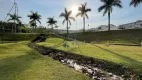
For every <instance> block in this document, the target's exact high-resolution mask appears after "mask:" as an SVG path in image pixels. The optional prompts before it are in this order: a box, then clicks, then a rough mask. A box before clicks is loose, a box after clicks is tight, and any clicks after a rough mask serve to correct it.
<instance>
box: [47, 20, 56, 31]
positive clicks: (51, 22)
mask: <svg viewBox="0 0 142 80" xmlns="http://www.w3.org/2000/svg"><path fill="white" fill-rule="evenodd" d="M47 19H48V21H47V23H48V26H51V27H52V32H53V30H54V25H55V26H57V25H56V23H57V21H56V20H54V18H53V17H52V18H47Z"/></svg>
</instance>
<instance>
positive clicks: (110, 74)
mask: <svg viewBox="0 0 142 80" xmlns="http://www.w3.org/2000/svg"><path fill="white" fill-rule="evenodd" d="M28 46H29V47H31V48H33V49H35V50H36V51H38V52H39V53H41V54H42V55H48V56H49V57H52V58H53V59H55V60H58V61H60V62H61V63H62V64H64V65H67V66H68V67H70V68H74V69H75V70H76V71H79V72H81V73H83V74H85V75H87V76H89V77H90V78H93V79H95V80H131V79H132V80H141V79H142V78H141V77H140V76H138V77H137V79H134V75H135V74H132V73H131V71H130V70H129V69H127V68H124V67H123V66H122V65H118V64H114V63H111V62H106V61H105V62H104V61H102V60H97V59H93V58H90V57H85V56H82V55H77V54H73V53H68V52H64V51H61V50H56V49H52V48H47V47H43V46H38V45H36V44H34V43H29V44H28Z"/></svg>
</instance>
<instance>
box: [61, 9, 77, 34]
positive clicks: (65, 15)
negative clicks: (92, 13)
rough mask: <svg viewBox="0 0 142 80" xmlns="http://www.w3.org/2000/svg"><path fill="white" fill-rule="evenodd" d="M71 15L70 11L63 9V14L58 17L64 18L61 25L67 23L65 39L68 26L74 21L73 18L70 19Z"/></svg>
mask: <svg viewBox="0 0 142 80" xmlns="http://www.w3.org/2000/svg"><path fill="white" fill-rule="evenodd" d="M71 13H72V11H67V9H66V8H65V12H64V13H61V15H60V17H64V18H65V19H64V20H63V24H64V23H65V21H66V22H67V37H68V34H69V31H68V29H69V27H68V26H69V24H70V25H71V20H73V21H75V19H74V18H73V17H71Z"/></svg>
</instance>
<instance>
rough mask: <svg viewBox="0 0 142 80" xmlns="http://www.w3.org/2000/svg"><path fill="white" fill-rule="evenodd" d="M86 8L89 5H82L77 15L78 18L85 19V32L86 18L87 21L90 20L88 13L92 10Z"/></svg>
mask: <svg viewBox="0 0 142 80" xmlns="http://www.w3.org/2000/svg"><path fill="white" fill-rule="evenodd" d="M86 6H87V3H85V4H81V7H79V8H78V10H79V13H78V14H77V15H76V17H78V16H81V17H83V24H84V26H83V32H85V18H87V19H88V18H89V17H88V15H87V12H90V11H91V9H90V8H86Z"/></svg>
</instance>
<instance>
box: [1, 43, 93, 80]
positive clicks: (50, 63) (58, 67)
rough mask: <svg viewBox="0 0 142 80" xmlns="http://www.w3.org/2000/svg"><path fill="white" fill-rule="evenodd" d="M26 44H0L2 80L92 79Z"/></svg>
mask: <svg viewBox="0 0 142 80" xmlns="http://www.w3.org/2000/svg"><path fill="white" fill-rule="evenodd" d="M26 44H27V42H19V43H8V44H0V80H90V79H89V78H88V77H86V76H85V75H83V74H81V73H79V72H77V71H75V70H73V69H71V68H68V67H66V66H64V65H62V64H61V63H60V62H58V61H55V60H53V59H51V58H49V57H47V56H41V55H40V54H39V53H37V52H36V51H34V50H32V49H31V48H29V47H27V45H26Z"/></svg>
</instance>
